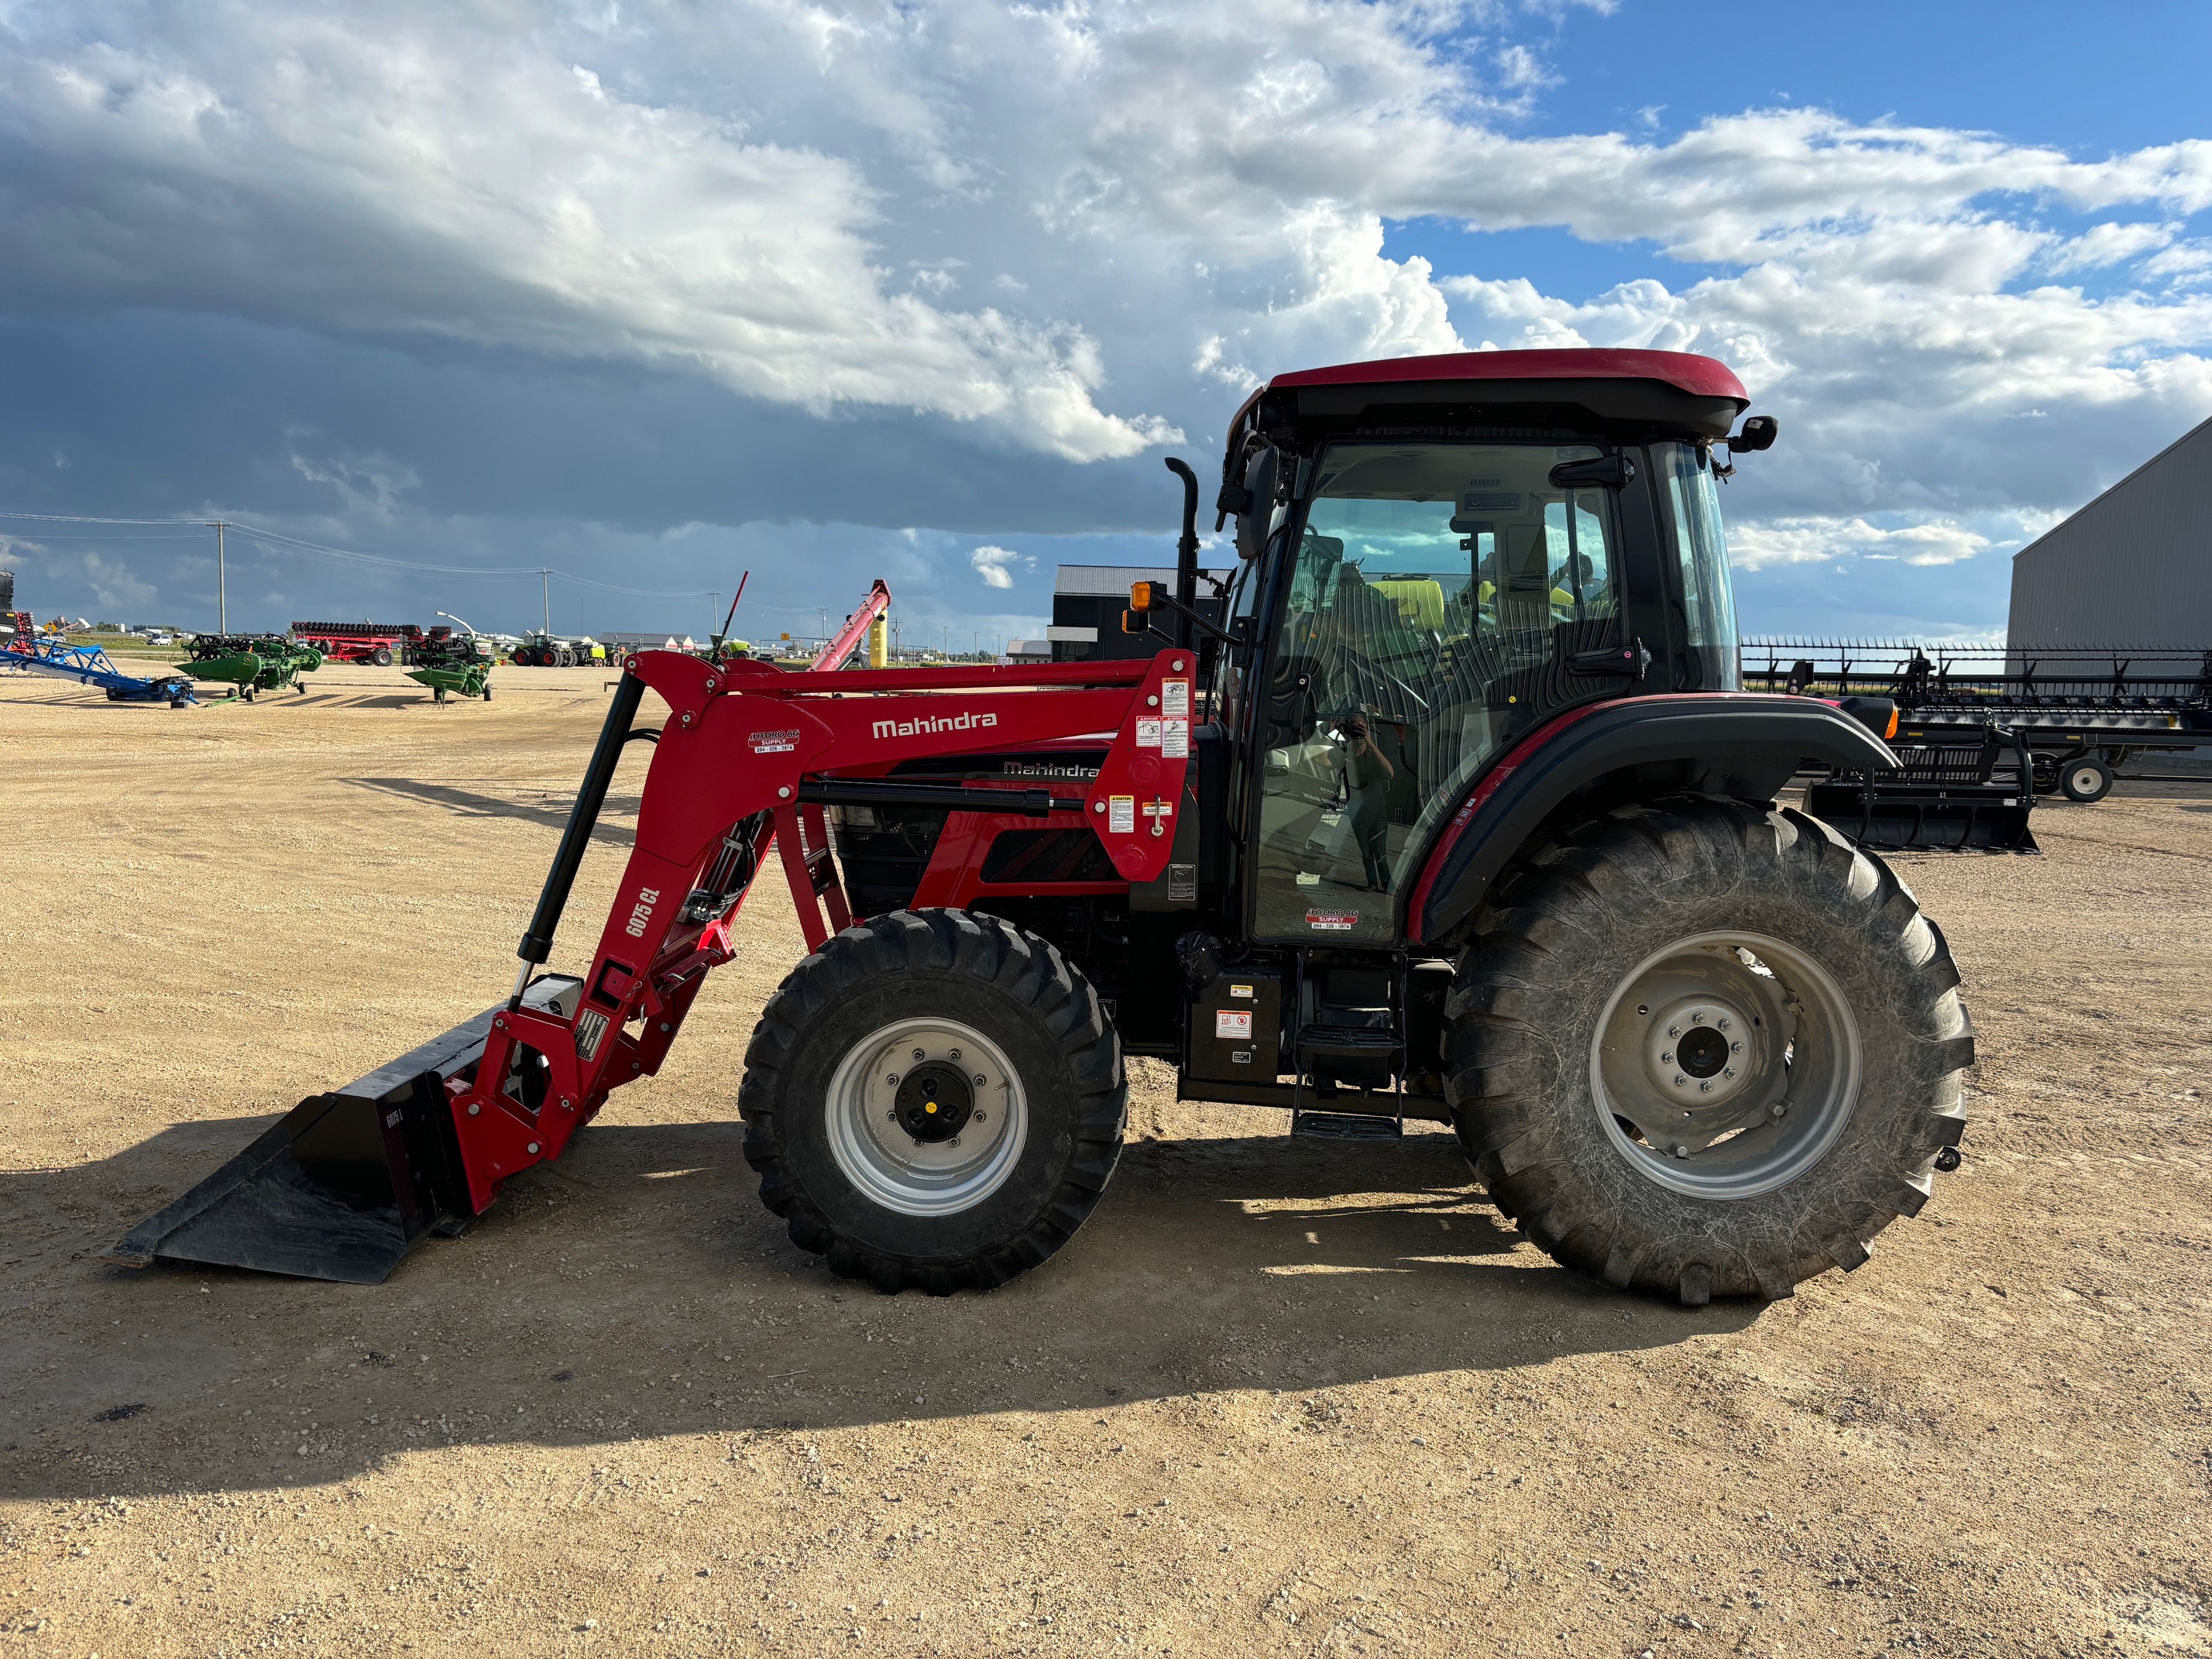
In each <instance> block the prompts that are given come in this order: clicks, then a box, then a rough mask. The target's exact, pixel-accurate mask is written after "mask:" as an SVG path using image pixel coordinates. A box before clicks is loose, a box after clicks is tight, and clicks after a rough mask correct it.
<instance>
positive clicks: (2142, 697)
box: [1743, 639, 2212, 845]
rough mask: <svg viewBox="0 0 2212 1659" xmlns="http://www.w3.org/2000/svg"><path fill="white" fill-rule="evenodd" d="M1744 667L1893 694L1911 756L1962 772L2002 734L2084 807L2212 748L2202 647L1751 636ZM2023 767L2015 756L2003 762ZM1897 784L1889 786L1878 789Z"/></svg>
mask: <svg viewBox="0 0 2212 1659" xmlns="http://www.w3.org/2000/svg"><path fill="white" fill-rule="evenodd" d="M1743 664H1744V667H1743V673H1744V681H1745V684H1746V685H1747V687H1757V688H1758V689H1759V690H1770V691H1784V692H1793V693H1796V694H1797V695H1801V696H1819V697H1832V698H1843V697H1850V696H1882V697H1887V698H1888V699H1890V700H1891V701H1893V702H1895V703H1896V705H1897V708H1898V715H1899V728H1898V732H1897V738H1896V741H1897V744H1898V747H1899V750H1900V752H1902V751H1903V750H1906V749H1929V750H1942V751H1944V752H1945V753H1947V754H1948V755H1950V756H1952V757H1954V758H1953V759H1951V760H1948V761H1942V762H1935V761H1931V762H1930V763H1929V764H1930V765H1933V766H1936V767H1937V768H1938V769H1948V770H1949V771H1951V772H1955V771H1956V770H1957V769H1958V765H1959V762H1958V760H1957V758H1956V757H1959V756H1960V755H1962V754H1963V753H1964V752H1965V751H1966V750H1970V749H1972V748H1974V747H1975V746H1976V745H1978V744H1980V743H1981V741H1982V738H1983V735H1984V733H1985V732H1990V731H1991V730H1993V729H1994V730H1996V731H1998V732H2002V733H2005V734H2008V740H2009V738H2017V739H2018V743H2019V745H2020V746H2022V747H2024V749H2025V751H2026V754H2027V759H2028V763H2029V767H2030V769H2031V771H2032V773H2033V793H2035V794H2039V795H2050V794H2063V795H2064V796H2065V797H2066V798H2067V799H2069V800H2071V801H2075V802H2077V803H2081V804H2082V805H2087V804H2089V803H2092V802H2095V801H2100V800H2102V799H2104V798H2105V797H2106V795H2107V794H2109V793H2111V792H2112V783H2113V781H2114V780H2115V778H2117V777H2118V776H2119V775H2121V773H2120V769H2121V768H2122V767H2124V766H2125V765H2126V764H2127V763H2129V762H2130V760H2132V759H2134V758H2135V757H2137V756H2140V755H2145V754H2169V755H2198V756H2202V755H2203V754H2205V753H2207V752H2208V751H2212V650H2207V649H2205V648H2203V647H2197V646H2166V647H2148V646H2146V647H2125V646H2119V647H2113V646H2096V647H2089V646H2081V647H2056V646H2054V647H2044V648H2041V649H2037V650H2014V649H2012V648H2010V647H2005V646H1999V645H1915V644H1912V643H1911V642H1909V641H1838V640H1794V639H1778V640H1764V639H1755V640H1747V641H1744V643H1743ZM2013 763H2014V762H2013V760H2012V758H2011V757H2009V756H2008V757H2005V758H2003V759H2002V760H2001V761H2000V762H1999V763H1998V764H1999V765H2000V767H2001V768H2002V766H2005V765H2010V764H2013ZM1891 787H1892V785H1891V784H1890V783H1889V782H1887V781H1877V783H1876V785H1875V793H1876V794H1877V795H1879V794H1881V793H1885V792H1886V791H1887V790H1888V789H1890V788H1891ZM1824 799H1825V797H1824ZM1899 799H1900V801H1901V802H1902V801H1903V800H1904V799H1905V798H1904V797H1900V798H1899ZM1900 821H1901V819H1900ZM1936 833H1937V834H1938V835H1939V836H1940V835H1941V834H1942V829H1941V828H1940V827H1939V828H1938V829H1937V831H1936ZM1884 844H1885V845H1894V844H1896V843H1884Z"/></svg>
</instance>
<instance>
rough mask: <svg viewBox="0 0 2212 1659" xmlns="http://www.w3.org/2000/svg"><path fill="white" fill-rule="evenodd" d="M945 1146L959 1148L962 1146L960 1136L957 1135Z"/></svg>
mask: <svg viewBox="0 0 2212 1659" xmlns="http://www.w3.org/2000/svg"><path fill="white" fill-rule="evenodd" d="M959 1144H960V1137H959V1136H958V1135H955V1136H953V1137H952V1139H950V1140H948V1141H946V1142H945V1145H946V1146H958V1145H959Z"/></svg>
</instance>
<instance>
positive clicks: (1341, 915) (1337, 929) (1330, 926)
mask: <svg viewBox="0 0 2212 1659" xmlns="http://www.w3.org/2000/svg"><path fill="white" fill-rule="evenodd" d="M1358 923H1359V912H1358V911H1357V910H1309V911H1307V912H1306V926H1307V927H1318V928H1320V929H1321V930H1322V932H1323V933H1345V932H1347V931H1349V930H1350V929H1351V928H1352V927H1357V926H1358Z"/></svg>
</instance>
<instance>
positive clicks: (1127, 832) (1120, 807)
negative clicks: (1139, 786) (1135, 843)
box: [1106, 795, 1137, 836]
mask: <svg viewBox="0 0 2212 1659" xmlns="http://www.w3.org/2000/svg"><path fill="white" fill-rule="evenodd" d="M1106 833H1107V834H1108V835H1109V836H1133V835H1135V834H1136V833H1137V798H1136V797H1135V796H1134V795H1109V796H1107V797H1106Z"/></svg>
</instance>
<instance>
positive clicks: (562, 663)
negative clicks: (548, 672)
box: [507, 634, 605, 668]
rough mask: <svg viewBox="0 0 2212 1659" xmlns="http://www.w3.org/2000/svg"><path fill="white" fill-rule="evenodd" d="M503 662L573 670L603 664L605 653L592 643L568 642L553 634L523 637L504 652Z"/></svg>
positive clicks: (575, 639) (583, 640) (583, 641)
mask: <svg viewBox="0 0 2212 1659" xmlns="http://www.w3.org/2000/svg"><path fill="white" fill-rule="evenodd" d="M507 660H509V661H510V662H512V663H513V664H514V665H515V666H517V667H518V668H574V667H576V666H577V665H580V664H586V665H587V664H590V663H592V662H594V661H605V651H604V649H603V648H602V647H600V646H599V643H598V642H597V641H593V640H588V639H584V638H581V637H577V638H574V639H571V638H567V637H564V636H562V635H557V634H525V635H523V636H522V643H521V644H520V645H518V646H516V647H514V649H513V651H512V652H511V653H508V658H507Z"/></svg>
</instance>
